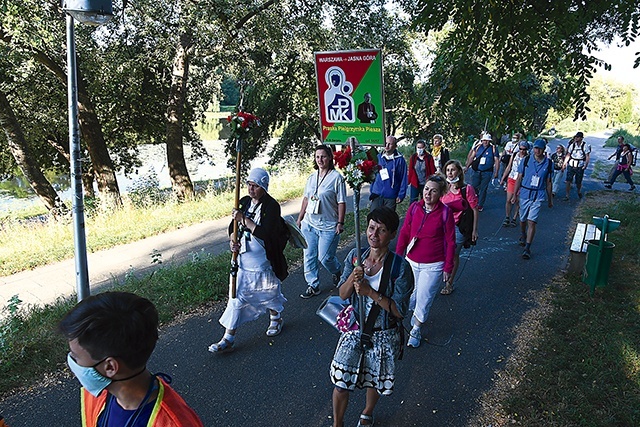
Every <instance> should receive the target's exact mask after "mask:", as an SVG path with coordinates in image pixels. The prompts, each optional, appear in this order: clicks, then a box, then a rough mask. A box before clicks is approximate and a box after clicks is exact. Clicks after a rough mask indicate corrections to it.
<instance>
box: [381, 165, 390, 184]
mask: <svg viewBox="0 0 640 427" xmlns="http://www.w3.org/2000/svg"><path fill="white" fill-rule="evenodd" d="M380 178H382V180H383V181H386V180H388V179H389V170H388V169H387V168H382V169H380Z"/></svg>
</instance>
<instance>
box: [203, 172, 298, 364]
mask: <svg viewBox="0 0 640 427" xmlns="http://www.w3.org/2000/svg"><path fill="white" fill-rule="evenodd" d="M247 187H248V190H249V195H248V196H245V197H243V198H242V199H240V204H239V209H233V211H232V213H231V216H232V218H233V220H234V221H237V222H238V224H239V232H240V237H239V239H238V241H237V242H234V239H230V240H229V247H230V248H231V251H232V252H237V253H239V255H238V266H239V268H238V276H237V282H236V283H237V291H236V298H229V301H228V302H227V308H226V309H225V311H224V313H223V314H222V317H220V324H221V325H222V326H224V328H225V333H224V335H223V337H222V339H220V341H218V342H217V343H214V344H211V345H210V346H209V351H210V352H212V353H218V352H223V351H227V350H231V349H232V348H233V346H234V343H235V336H236V329H237V328H238V326H240V325H242V324H243V323H246V322H250V321H252V320H255V319H257V318H258V317H260V315H261V314H263V313H264V312H265V311H267V310H268V311H269V314H270V315H269V320H270V323H269V328H268V329H267V332H266V334H267V336H269V337H274V336H276V335H278V334H279V333H280V332H281V331H282V323H283V320H282V314H281V313H282V310H284V303H285V302H286V301H287V300H286V298H285V297H284V295H282V292H281V290H280V286H281V281H282V280H284V279H285V278H286V277H287V275H288V273H287V261H286V259H285V257H284V247H285V246H286V243H287V242H286V240H283V239H282V236H283V235H286V230H285V227H286V225H284V222H283V221H282V217H281V216H280V205H279V204H278V202H276V200H275V199H274V198H273V197H271V196H270V195H269V194H268V193H267V190H268V189H269V174H268V173H267V171H265V170H264V169H260V168H256V169H253V170H252V171H251V172H250V173H249V177H248V178H247ZM232 230H233V224H232V225H231V226H230V227H229V235H231V234H232Z"/></svg>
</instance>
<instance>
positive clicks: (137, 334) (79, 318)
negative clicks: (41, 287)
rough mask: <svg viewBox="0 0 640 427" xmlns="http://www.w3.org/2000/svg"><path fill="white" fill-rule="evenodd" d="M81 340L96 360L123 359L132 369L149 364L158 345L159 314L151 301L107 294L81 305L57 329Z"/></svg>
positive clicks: (123, 293)
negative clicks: (107, 358)
mask: <svg viewBox="0 0 640 427" xmlns="http://www.w3.org/2000/svg"><path fill="white" fill-rule="evenodd" d="M58 330H59V331H60V332H61V333H62V334H63V335H64V336H65V337H66V338H67V339H68V340H69V341H71V340H74V339H77V340H78V344H80V345H81V346H82V347H83V348H84V349H85V350H87V351H88V352H89V354H90V355H91V358H92V359H93V360H101V359H104V358H106V357H109V356H111V357H117V358H119V359H121V360H122V361H123V362H124V363H125V364H126V365H127V367H129V368H130V369H137V368H142V367H143V366H145V365H146V364H147V361H148V360H149V357H151V353H152V352H153V349H154V348H155V346H156V342H157V341H158V311H157V310H156V308H155V306H154V305H153V303H152V302H151V301H149V300H148V299H146V298H142V297H139V296H137V295H135V294H132V293H128V292H105V293H102V294H97V295H92V296H90V297H88V298H86V299H84V300H82V301H81V302H79V303H78V305H76V306H75V307H74V308H73V309H71V311H69V312H68V313H67V314H66V315H65V316H64V318H63V319H62V320H61V321H60V324H59V325H58Z"/></svg>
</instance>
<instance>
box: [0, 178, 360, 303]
mask: <svg viewBox="0 0 640 427" xmlns="http://www.w3.org/2000/svg"><path fill="white" fill-rule="evenodd" d="M348 196H349V200H348V201H347V209H348V211H349V212H352V211H353V192H352V191H351V190H349V191H348ZM368 196H369V190H368V187H365V188H364V189H363V191H362V196H361V201H360V204H361V206H362V207H364V206H366V203H367V201H368ZM301 201H302V198H297V199H294V200H290V201H287V202H283V203H282V204H281V208H282V215H283V216H285V215H293V217H294V218H297V216H298V213H299V212H300V204H301ZM229 221H230V216H229V217H225V218H221V219H218V220H215V221H205V222H203V223H200V224H196V225H192V226H189V227H184V228H181V229H179V230H174V231H171V232H168V233H164V234H160V235H157V236H152V237H149V238H146V239H143V240H139V241H137V242H132V243H128V244H126V245H120V246H116V247H114V248H112V249H107V250H103V251H99V252H94V253H89V254H88V255H87V265H88V269H89V282H90V285H91V293H96V292H99V291H100V290H104V289H106V288H108V287H112V286H113V285H114V281H115V282H122V281H123V280H124V278H125V276H126V275H128V274H136V275H141V274H145V273H149V272H150V271H151V270H153V269H156V268H159V267H161V266H165V265H167V264H171V263H180V262H182V261H184V260H186V259H188V258H189V257H191V255H192V254H194V253H200V252H205V253H211V254H214V255H217V254H219V253H221V252H222V251H226V250H228V249H229V240H228V238H227V227H228V226H229ZM154 253H158V254H161V256H162V264H158V263H153V262H152V261H153V258H152V255H153V254H154ZM74 294H76V274H75V260H74V259H68V260H65V261H60V262H56V263H54V264H50V265H46V266H43V267H38V268H35V269H33V270H27V271H23V272H20V273H17V274H14V275H12V276H4V277H0V308H1V309H2V310H0V312H3V313H4V312H5V308H6V305H7V302H8V301H9V299H10V298H11V297H13V296H14V295H17V296H18V298H20V300H21V301H23V304H25V305H42V304H46V303H51V302H53V301H55V300H56V299H57V298H59V297H68V296H70V295H74Z"/></svg>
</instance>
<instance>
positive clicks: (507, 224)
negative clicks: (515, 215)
mask: <svg viewBox="0 0 640 427" xmlns="http://www.w3.org/2000/svg"><path fill="white" fill-rule="evenodd" d="M510 224H511V220H510V219H509V217H506V218H505V219H504V221H502V225H503V226H504V227H508V226H509V225H510Z"/></svg>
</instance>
